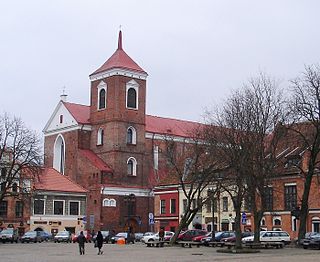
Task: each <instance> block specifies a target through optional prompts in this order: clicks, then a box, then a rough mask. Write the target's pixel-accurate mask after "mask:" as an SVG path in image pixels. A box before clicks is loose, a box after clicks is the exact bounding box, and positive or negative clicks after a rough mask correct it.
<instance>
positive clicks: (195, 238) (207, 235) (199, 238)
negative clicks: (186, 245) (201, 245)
mask: <svg viewBox="0 0 320 262" xmlns="http://www.w3.org/2000/svg"><path fill="white" fill-rule="evenodd" d="M211 234H212V232H209V233H207V234H205V235H200V236H196V237H194V238H192V241H194V242H201V240H202V239H203V238H204V237H211Z"/></svg>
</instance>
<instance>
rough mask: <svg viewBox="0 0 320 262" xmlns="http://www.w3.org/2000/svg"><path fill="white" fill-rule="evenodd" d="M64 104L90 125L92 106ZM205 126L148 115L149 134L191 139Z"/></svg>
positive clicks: (80, 120) (75, 115) (76, 117)
mask: <svg viewBox="0 0 320 262" xmlns="http://www.w3.org/2000/svg"><path fill="white" fill-rule="evenodd" d="M63 104H64V105H65V106H66V108H67V109H68V111H69V112H70V114H71V115H72V116H73V117H74V118H75V120H76V121H77V122H78V123H79V124H88V125H90V119H89V118H90V106H86V105H79V104H73V103H69V102H63ZM203 126H204V124H201V123H197V122H192V121H186V120H179V119H172V118H166V117H159V116H151V115H146V132H149V133H155V134H162V135H165V134H167V135H174V136H180V137H191V136H192V134H194V131H195V130H198V129H199V128H201V127H203ZM101 161H102V160H101Z"/></svg>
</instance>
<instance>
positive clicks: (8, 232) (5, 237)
mask: <svg viewBox="0 0 320 262" xmlns="http://www.w3.org/2000/svg"><path fill="white" fill-rule="evenodd" d="M0 239H1V241H2V242H3V243H5V242H11V243H13V242H16V243H18V239H19V234H18V230H17V229H14V228H7V229H3V230H2V231H1V232H0Z"/></svg>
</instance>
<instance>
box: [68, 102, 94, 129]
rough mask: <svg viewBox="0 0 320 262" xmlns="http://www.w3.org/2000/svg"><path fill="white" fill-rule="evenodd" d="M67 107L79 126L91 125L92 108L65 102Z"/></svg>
mask: <svg viewBox="0 0 320 262" xmlns="http://www.w3.org/2000/svg"><path fill="white" fill-rule="evenodd" d="M63 104H64V105H65V107H66V108H67V109H68V111H69V112H70V113H71V115H72V116H73V117H74V118H75V119H76V121H77V122H78V123H79V124H90V120H89V118H90V107H89V106H86V105H79V104H74V103H69V102H63Z"/></svg>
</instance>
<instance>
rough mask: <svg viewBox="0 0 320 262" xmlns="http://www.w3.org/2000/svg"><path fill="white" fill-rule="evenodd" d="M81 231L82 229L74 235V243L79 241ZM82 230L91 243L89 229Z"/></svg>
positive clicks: (87, 240)
mask: <svg viewBox="0 0 320 262" xmlns="http://www.w3.org/2000/svg"><path fill="white" fill-rule="evenodd" d="M80 232H81V231H78V232H77V234H75V235H73V236H72V242H73V243H76V242H78V236H79V235H80ZM82 232H83V235H84V237H85V238H86V243H88V242H89V243H91V234H90V233H89V232H88V230H83V231H82Z"/></svg>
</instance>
